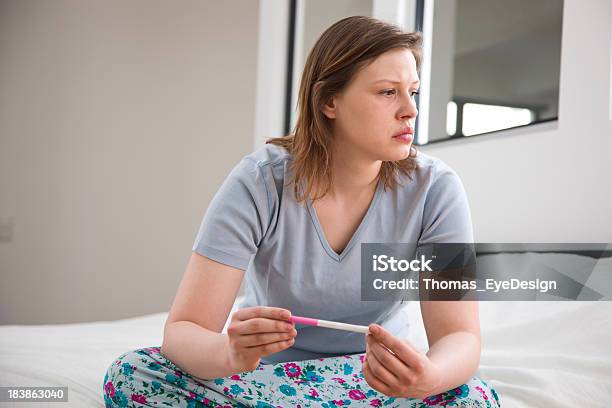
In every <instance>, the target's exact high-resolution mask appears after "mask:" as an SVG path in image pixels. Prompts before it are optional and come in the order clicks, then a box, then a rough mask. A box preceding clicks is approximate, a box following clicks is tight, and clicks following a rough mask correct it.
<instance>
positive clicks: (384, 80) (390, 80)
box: [372, 79, 421, 84]
mask: <svg viewBox="0 0 612 408" xmlns="http://www.w3.org/2000/svg"><path fill="white" fill-rule="evenodd" d="M379 82H391V83H393V84H399V83H400V81H394V80H392V79H379V80H378V81H374V82H372V83H373V84H377V83H379ZM420 82H421V81H420V80H418V79H417V80H416V81H412V83H413V84H418V83H420Z"/></svg>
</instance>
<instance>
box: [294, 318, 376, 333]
mask: <svg viewBox="0 0 612 408" xmlns="http://www.w3.org/2000/svg"><path fill="white" fill-rule="evenodd" d="M291 321H292V322H293V323H296V324H305V325H306V326H318V327H327V328H328V329H337V330H346V331H352V332H357V333H367V332H368V326H359V325H356V324H348V323H340V322H332V321H330V320H321V319H312V318H310V317H300V316H291Z"/></svg>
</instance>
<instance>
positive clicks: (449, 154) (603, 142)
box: [420, 0, 612, 242]
mask: <svg viewBox="0 0 612 408" xmlns="http://www.w3.org/2000/svg"><path fill="white" fill-rule="evenodd" d="M611 39H612V2H610V1H608V0H593V1H589V2H583V1H580V0H565V2H564V19H563V38H562V52H561V79H560V95H559V121H558V123H553V124H543V125H536V126H533V127H529V128H527V129H526V131H525V130H514V131H513V130H508V131H502V132H498V133H495V134H491V135H485V136H475V137H472V138H468V139H465V140H458V141H450V142H444V143H437V144H432V145H430V146H423V147H421V148H420V150H422V151H423V152H426V153H428V154H432V155H434V156H437V157H439V158H441V159H443V160H444V161H446V162H447V163H448V164H449V165H451V167H453V168H454V169H455V170H456V171H457V172H458V173H459V175H460V177H461V179H462V180H463V182H464V185H465V187H466V190H467V193H468V197H469V201H470V204H471V209H472V217H473V222H474V235H475V239H476V241H479V242H612V215H611V214H612V121H611V119H612V118H611V117H610V115H609V109H610V107H609V103H611V102H610V101H611V99H610V98H611V96H610V94H609V93H610V92H612V91H611V90H610V89H611V88H610V80H611V78H610V77H611V75H612V72H611V66H610V64H611V62H610V61H611V55H610V52H611V45H612V44H611V43H610V42H611Z"/></svg>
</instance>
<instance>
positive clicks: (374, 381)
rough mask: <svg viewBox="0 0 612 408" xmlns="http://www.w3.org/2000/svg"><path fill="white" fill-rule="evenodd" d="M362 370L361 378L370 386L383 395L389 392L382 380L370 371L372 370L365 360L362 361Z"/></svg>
mask: <svg viewBox="0 0 612 408" xmlns="http://www.w3.org/2000/svg"><path fill="white" fill-rule="evenodd" d="M362 371H363V378H364V379H365V380H366V382H367V383H368V384H370V387H372V388H374V389H375V390H377V391H380V392H382V393H383V394H385V395H389V394H390V389H389V386H388V385H387V384H385V383H384V382H382V381H381V380H379V379H378V378H377V377H376V376H375V375H374V374H373V373H372V370H371V369H370V365H369V364H368V362H367V360H366V361H364V362H363V368H362Z"/></svg>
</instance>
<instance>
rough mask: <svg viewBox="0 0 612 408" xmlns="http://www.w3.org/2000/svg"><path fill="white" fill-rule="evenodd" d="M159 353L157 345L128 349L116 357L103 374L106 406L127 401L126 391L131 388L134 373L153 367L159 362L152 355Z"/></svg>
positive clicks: (158, 364)
mask: <svg viewBox="0 0 612 408" xmlns="http://www.w3.org/2000/svg"><path fill="white" fill-rule="evenodd" d="M156 353H159V347H147V348H140V349H135V350H130V351H128V352H126V353H123V354H122V355H120V356H119V357H117V358H116V359H115V360H114V361H113V362H112V363H111V364H110V365H109V367H108V369H107V370H106V374H105V375H104V382H103V388H104V400H105V403H106V406H107V407H108V406H114V405H115V404H118V405H119V406H121V403H122V402H127V397H126V394H127V391H128V390H129V389H132V388H133V387H132V385H133V384H132V385H131V383H133V382H134V374H135V373H136V371H138V370H143V369H144V368H147V369H153V370H155V367H156V366H158V367H161V364H160V363H159V362H158V361H157V360H156V359H155V358H154V357H153V356H155V355H156ZM111 402H112V403H111Z"/></svg>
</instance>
